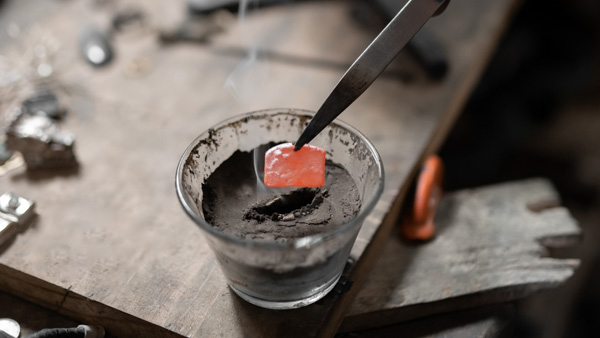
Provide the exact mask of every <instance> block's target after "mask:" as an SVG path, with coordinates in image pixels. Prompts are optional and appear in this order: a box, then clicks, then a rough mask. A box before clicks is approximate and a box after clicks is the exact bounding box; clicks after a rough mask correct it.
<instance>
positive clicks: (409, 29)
mask: <svg viewBox="0 0 600 338" xmlns="http://www.w3.org/2000/svg"><path fill="white" fill-rule="evenodd" d="M445 1H448V0H410V1H408V2H407V3H406V5H405V6H404V7H403V8H402V9H401V10H400V12H398V14H397V15H396V16H395V17H394V18H393V19H392V21H390V23H389V24H388V25H387V26H386V27H385V28H384V29H383V31H381V33H379V35H378V36H377V37H376V38H375V40H373V42H371V44H370V45H369V46H368V47H367V49H365V51H364V52H362V54H361V55H360V56H359V57H358V59H356V61H354V63H353V64H352V66H350V68H349V69H348V70H347V71H346V74H344V76H342V78H341V80H340V81H339V82H338V84H337V85H336V87H335V88H334V89H333V91H332V92H331V94H329V97H328V98H327V99H326V100H325V102H324V103H323V105H322V106H321V108H319V110H318V111H317V114H316V115H315V117H314V118H313V119H312V120H311V121H310V123H309V124H308V126H307V127H306V129H305V130H304V132H302V135H300V137H299V138H298V141H297V142H296V144H295V145H294V150H299V149H300V148H302V146H303V145H305V144H306V143H308V142H310V141H311V140H312V139H313V138H314V137H315V136H317V134H319V133H320V132H321V131H322V130H323V129H324V128H325V127H326V126H327V125H328V124H329V123H331V121H333V120H334V119H335V118H336V117H337V116H338V115H340V114H341V113H342V112H343V111H344V110H345V109H346V108H348V106H349V105H351V104H352V103H353V102H354V101H355V100H356V99H357V98H358V97H359V96H360V95H361V94H362V93H363V92H364V91H365V90H366V89H367V88H369V86H370V85H371V84H372V83H373V81H375V79H377V77H378V76H379V74H381V72H383V70H384V69H385V68H386V67H387V65H388V64H390V62H391V61H392V60H393V59H394V57H395V56H396V55H397V54H398V53H399V52H400V51H401V50H402V48H404V46H405V45H406V44H407V43H408V41H410V39H411V38H412V37H413V35H415V34H416V33H417V32H418V31H419V29H420V28H421V27H422V26H423V25H424V24H425V23H426V22H427V20H429V18H430V17H431V16H433V15H434V14H435V13H436V11H437V10H438V8H440V6H441V5H442V4H443V3H444V2H445Z"/></svg>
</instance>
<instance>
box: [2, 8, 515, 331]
mask: <svg viewBox="0 0 600 338" xmlns="http://www.w3.org/2000/svg"><path fill="white" fill-rule="evenodd" d="M182 3H183V2H180V4H182ZM514 3H515V1H512V0H506V1H492V0H486V1H474V0H469V1H467V0H465V1H453V3H452V5H451V6H450V8H449V9H448V10H447V12H446V13H445V14H444V15H443V16H442V17H440V18H436V19H435V20H433V21H431V22H430V24H428V27H429V28H431V31H432V32H434V33H435V34H438V35H439V38H440V40H441V41H443V42H444V45H445V47H446V48H447V52H448V55H449V61H450V65H451V68H450V71H449V73H448V75H447V77H446V78H445V79H444V80H443V81H441V82H431V81H429V80H427V79H426V78H425V77H424V76H423V72H422V71H420V70H419V68H418V67H417V66H416V63H415V62H414V60H411V59H410V58H409V57H408V56H407V55H400V56H399V58H398V59H397V61H396V64H395V65H393V67H396V68H394V69H401V70H402V72H404V73H405V74H408V75H409V76H402V77H398V76H396V75H394V74H390V73H388V74H387V75H385V74H384V76H382V77H381V78H380V79H379V80H378V81H376V83H375V84H374V85H373V86H372V87H371V88H370V89H369V90H367V92H366V93H365V94H364V95H363V96H362V97H361V98H360V99H359V100H357V102H356V103H355V104H354V105H352V107H350V108H349V109H348V110H347V111H346V112H345V113H344V115H343V116H342V118H343V119H344V120H346V121H347V122H349V123H351V124H353V125H355V126H357V127H358V128H359V129H360V130H361V131H362V132H363V133H364V134H365V135H366V136H367V137H369V138H370V139H371V140H372V141H373V142H374V143H375V145H376V147H377V149H378V150H379V151H380V153H381V155H382V157H383V159H384V164H385V170H386V190H385V192H384V195H383V197H382V199H381V202H380V203H379V204H378V205H377V207H376V209H375V211H374V212H373V213H372V215H371V216H369V218H368V219H367V221H366V222H365V224H364V226H363V229H362V230H361V233H360V234H359V238H358V240H357V242H356V245H355V247H354V248H353V250H352V257H353V258H354V260H355V261H356V263H355V264H354V265H353V266H352V267H350V269H349V270H348V271H349V275H350V278H351V279H352V280H353V281H354V287H352V289H351V290H350V292H348V293H346V294H344V295H343V296H341V297H334V296H332V297H328V298H327V299H325V300H324V301H323V302H322V303H320V304H316V305H313V306H309V307H306V308H303V309H298V310H294V311H280V312H275V311H268V310H263V309H259V308H256V307H254V306H251V305H249V304H247V303H245V302H243V301H241V300H240V299H239V298H237V297H236V296H234V295H233V294H232V293H231V292H230V290H229V289H228V288H227V286H226V284H225V280H224V278H223V277H222V275H221V273H220V271H219V269H218V266H217V265H216V263H215V261H214V259H213V256H212V254H211V253H210V252H209V249H208V247H207V245H206V243H205V242H204V239H203V237H202V234H201V233H200V231H199V230H198V229H197V228H196V227H195V226H194V225H193V224H192V223H191V222H190V221H189V220H188V219H187V218H186V216H185V215H184V213H183V211H182V210H181V209H180V206H179V205H178V202H177V200H176V198H175V193H174V187H173V186H174V184H173V179H174V173H175V166H176V163H177V161H178V158H179V156H180V154H181V153H182V152H183V150H184V149H185V147H186V146H187V145H188V144H189V143H190V142H191V140H193V139H194V138H195V136H196V135H198V134H199V133H200V132H202V131H204V130H205V129H207V128H209V127H210V126H211V125H213V124H214V123H216V122H218V121H220V120H222V119H224V118H226V117H229V116H232V115H235V114H239V113H242V112H246V111H251V110H255V109H262V108H270V107H300V108H308V109H316V108H317V107H318V106H319V105H320V103H321V102H322V100H323V99H324V98H325V96H326V95H327V94H328V93H329V91H330V90H331V88H333V86H334V84H335V83H336V82H337V80H338V79H339V77H340V76H341V74H342V73H343V71H344V68H345V66H344V63H345V62H347V64H348V65H349V64H350V62H351V61H352V60H353V59H354V58H355V57H356V56H357V55H358V54H359V53H360V52H361V51H362V50H363V49H364V47H365V46H366V45H367V44H368V43H369V41H370V39H371V38H372V37H373V35H372V34H366V33H365V32H364V31H363V30H362V28H361V27H359V26H358V25H356V24H355V23H354V22H353V21H352V20H351V19H350V17H349V15H348V12H349V6H350V4H348V3H346V2H327V3H321V2H316V3H302V4H298V5H294V6H291V7H286V8H283V7H280V8H270V9H268V10H264V11H260V12H258V13H256V14H254V15H249V16H248V17H247V18H246V21H245V24H246V25H247V26H246V28H247V27H254V26H256V27H258V26H261V25H263V24H264V23H265V22H267V23H268V22H275V23H276V24H274V26H270V29H267V31H269V32H280V33H281V34H276V36H275V37H273V38H270V39H267V40H266V41H267V42H265V43H264V46H265V47H264V48H267V49H269V50H272V51H275V52H277V53H279V54H281V53H285V55H299V56H300V57H301V59H306V60H309V61H311V62H298V59H292V60H290V59H289V58H277V57H269V58H267V59H261V60H260V61H259V62H258V63H257V64H256V65H254V66H253V67H255V68H252V69H258V70H260V71H259V72H254V71H248V73H249V76H246V77H244V76H241V78H242V80H240V81H239V82H240V83H241V84H242V85H240V86H241V87H240V86H238V87H240V88H238V89H237V92H236V95H233V94H232V92H231V91H230V90H229V89H228V88H227V87H226V86H225V83H226V82H227V79H228V78H230V75H231V74H232V73H233V72H234V70H235V69H240V64H243V62H242V61H243V60H242V57H241V56H240V55H239V53H238V54H235V53H233V54H232V53H228V52H224V49H223V46H231V45H235V43H236V39H237V37H236V36H237V35H236V31H235V30H226V31H225V32H224V33H223V34H222V35H220V36H216V37H214V40H215V42H214V44H213V47H211V46H210V45H209V46H197V45H190V44H178V45H174V46H170V47H163V46H160V45H158V44H157V42H156V35H155V34H154V32H152V31H149V32H148V31H145V32H137V33H136V32H134V33H128V34H123V35H116V36H115V37H114V42H115V47H116V48H115V50H116V59H115V60H114V62H113V63H112V64H111V65H110V66H108V67H106V68H103V69H93V68H91V67H90V66H88V65H87V64H85V63H84V62H83V61H82V60H81V59H80V58H79V55H78V51H77V49H76V41H77V34H78V31H79V28H80V27H82V26H83V25H84V24H89V23H96V24H100V25H103V26H106V23H107V18H108V16H109V14H110V12H111V10H110V9H106V8H94V7H93V6H91V4H90V3H89V2H68V3H64V7H63V8H62V9H61V10H60V11H57V12H56V13H55V14H53V15H50V16H48V17H47V18H44V19H41V20H39V21H38V22H37V25H38V27H41V31H42V32H43V33H44V34H46V35H51V36H52V37H53V38H54V39H55V40H56V41H58V42H59V43H60V45H61V49H60V50H59V52H58V53H57V58H58V59H59V60H60V62H57V64H56V68H55V74H56V79H57V81H58V83H59V84H60V86H59V87H58V88H63V89H65V91H64V93H63V94H64V95H65V97H66V98H67V100H68V103H69V106H70V110H71V112H70V115H69V117H68V119H67V120H66V121H65V122H64V123H62V124H61V126H62V127H63V128H65V129H67V130H69V131H71V132H73V133H74V134H75V135H76V137H77V145H76V152H77V155H78V158H79V161H80V163H81V166H80V168H79V170H78V171H75V172H68V173H62V174H61V175H45V174H41V175H40V174H29V173H27V172H26V171H25V170H24V169H23V168H21V169H19V170H15V171H13V172H10V173H9V174H7V175H5V176H3V177H0V190H12V191H14V192H16V193H19V194H21V195H23V196H26V197H28V198H30V199H33V200H35V201H36V202H37V205H38V212H39V214H40V217H39V219H38V221H37V223H36V224H35V225H34V226H32V227H31V228H30V229H28V230H27V231H26V232H25V233H23V234H22V235H20V236H18V237H17V238H16V240H15V241H14V242H12V243H10V246H9V247H8V248H6V249H5V250H4V251H3V252H2V253H1V255H0V276H1V278H0V287H1V288H2V289H4V290H7V291H9V292H11V293H13V294H16V295H18V296H20V297H23V298H26V299H28V300H31V301H33V302H36V303H38V304H41V305H43V306H45V307H47V308H50V309H52V310H54V311H57V312H58V313H60V314H64V315H66V316H68V317H71V318H75V319H78V320H81V321H85V322H87V323H91V324H98V325H102V326H104V327H106V329H107V331H108V332H109V333H111V334H114V335H121V336H132V335H133V336H142V335H147V336H150V335H151V336H180V335H184V336H217V335H222V336H282V335H286V336H293V335H297V336H308V335H317V334H321V335H331V334H333V333H335V332H336V330H337V327H338V325H339V323H340V320H341V319H342V318H343V313H344V312H345V311H346V310H347V307H348V306H349V304H350V303H351V302H352V298H353V297H354V296H355V295H356V291H357V290H358V289H359V288H360V285H361V283H362V280H363V279H364V277H365V276H366V272H367V271H368V270H369V268H370V266H371V263H372V262H373V260H374V258H375V257H376V256H377V254H378V253H379V251H380V249H381V244H382V243H383V242H384V240H385V239H386V238H387V237H388V235H389V233H390V232H391V229H392V227H393V225H394V220H395V218H396V216H397V214H398V212H399V206H400V202H401V197H402V195H403V193H404V191H405V190H406V187H407V182H408V181H409V180H410V177H411V175H412V174H413V173H414V172H415V170H416V168H417V167H418V164H419V163H420V161H421V159H422V158H423V156H425V154H427V153H429V152H431V151H433V150H434V149H436V148H437V147H438V146H439V144H440V143H441V141H442V140H443V138H444V136H445V134H446V133H447V131H448V129H449V128H450V126H451V124H452V122H453V120H454V119H455V118H456V115H457V114H458V112H459V111H460V109H461V107H462V106H463V104H464V103H465V101H466V99H467V98H468V95H469V93H470V91H471V89H472V88H473V86H474V85H475V83H476V81H477V79H478V77H479V76H480V74H481V72H482V70H483V68H484V66H485V64H486V62H487V60H488V58H489V56H490V55H491V53H492V52H493V47H494V46H495V44H496V42H497V40H498V38H499V36H500V34H501V32H502V31H503V29H504V28H505V25H506V24H507V22H508V17H509V15H510V13H511V10H512V8H513V5H514ZM138 5H139V6H141V7H142V8H145V9H146V11H147V13H149V15H150V18H151V19H152V21H151V22H152V23H153V24H154V25H155V26H157V25H162V24H166V23H169V22H173V21H174V20H175V19H176V18H177V16H178V15H180V10H181V9H182V7H181V6H176V5H174V4H173V3H172V2H169V3H165V2H158V1H147V2H140V3H139V4H138ZM174 18H175V19H174ZM282 28H285V30H282ZM257 29H258V28H257ZM238 40H239V39H238ZM23 41H25V42H27V41H29V44H27V43H24V44H20V45H18V46H16V47H14V48H11V49H8V50H5V52H4V54H5V55H6V56H7V58H8V59H9V60H20V59H22V57H23V55H29V54H26V53H24V50H25V51H29V52H31V49H32V48H33V45H32V44H33V43H34V42H35V41H33V42H32V39H29V40H27V39H23ZM219 41H220V42H219ZM243 45H244V44H243V43H239V44H238V45H237V46H243ZM226 50H229V49H226ZM267 55H272V54H267ZM341 55H343V56H344V57H340V56H341ZM140 60H143V62H144V63H145V64H149V65H150V68H149V69H148V70H146V71H142V72H141V73H140V74H138V75H137V76H130V75H127V74H128V72H127V69H128V67H131V66H132V62H133V63H135V62H139V61H140ZM314 60H325V61H327V62H324V63H323V62H317V63H316V64H315V62H313V61H314ZM330 61H331V62H334V63H339V64H341V65H342V66H340V67H332V66H323V64H325V65H328V64H330V63H331V62H330ZM241 69H242V70H243V69H244V68H243V67H242V68H241ZM265 73H267V74H268V77H265V76H263V75H264V74H265ZM244 78H246V79H248V78H249V79H255V78H258V80H256V81H254V80H253V81H251V82H248V83H246V82H244V81H243V79H244ZM407 78H410V79H411V80H410V82H406V79H407ZM244 83H245V85H244ZM236 85H237V84H236ZM236 97H237V101H236Z"/></svg>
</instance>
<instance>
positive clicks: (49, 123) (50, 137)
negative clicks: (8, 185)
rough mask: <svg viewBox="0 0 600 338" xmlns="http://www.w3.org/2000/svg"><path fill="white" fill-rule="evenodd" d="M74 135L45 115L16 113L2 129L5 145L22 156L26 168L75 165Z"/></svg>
mask: <svg viewBox="0 0 600 338" xmlns="http://www.w3.org/2000/svg"><path fill="white" fill-rule="evenodd" d="M74 144H75V137H74V136H73V135H72V134H71V133H68V132H65V131H62V130H60V128H59V127H58V125H56V123H55V122H54V121H53V120H52V119H50V118H49V117H47V116H37V115H36V116H29V115H26V114H23V113H20V114H18V115H17V117H16V118H15V119H14V120H13V122H12V123H11V125H10V127H9V128H8V131H7V132H6V146H7V148H8V149H10V150H14V151H18V152H20V153H21V154H22V155H23V159H24V160H25V163H26V164H27V169H30V170H37V169H58V168H67V167H73V166H76V165H77V160H76V158H75V154H74V152H73V147H74Z"/></svg>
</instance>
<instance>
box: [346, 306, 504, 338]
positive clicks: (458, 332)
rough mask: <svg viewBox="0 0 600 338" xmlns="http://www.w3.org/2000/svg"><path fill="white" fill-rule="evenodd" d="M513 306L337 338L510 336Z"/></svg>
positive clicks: (462, 313)
mask: <svg viewBox="0 0 600 338" xmlns="http://www.w3.org/2000/svg"><path fill="white" fill-rule="evenodd" d="M515 312H516V311H515V305H514V304H502V305H496V306H489V307H482V308H476V309H470V310H464V311H457V312H453V313H448V314H443V315H437V316H431V317H427V318H422V319H417V320H413V321H410V322H406V323H400V324H396V325H389V326H385V327H381V328H374V329H369V330H364V331H357V332H348V333H343V334H339V335H338V337H339V338H350V337H353V338H371V337H373V338H386V337H390V338H392V337H399V336H402V337H403V338H424V337H431V338H435V337H440V338H464V337H469V338H477V337H481V338H483V337H487V338H500V337H512V336H513V331H514V330H513V326H514V323H513V322H514V319H515Z"/></svg>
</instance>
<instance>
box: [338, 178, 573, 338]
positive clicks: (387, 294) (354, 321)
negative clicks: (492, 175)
mask: <svg viewBox="0 0 600 338" xmlns="http://www.w3.org/2000/svg"><path fill="white" fill-rule="evenodd" d="M559 205H560V198H559V196H558V194H557V193H556V191H555V190H554V188H553V187H552V185H551V184H550V183H549V182H548V181H546V180H543V179H532V180H528V181H518V182H511V183H507V184H501V185H496V186H490V187H486V188H478V189H474V190H465V191H460V192H456V193H452V194H448V195H447V196H444V197H443V199H442V201H441V203H440V206H439V210H438V214H437V215H436V224H437V230H438V235H437V237H436V238H435V239H434V240H433V241H431V242H428V243H426V244H422V245H408V244H407V243H403V242H402V241H401V240H400V239H399V237H395V238H394V239H392V240H390V241H389V242H388V243H387V245H386V246H385V248H384V251H383V254H382V255H381V257H380V258H379V260H378V261H377V263H376V264H375V266H374V267H373V272H372V273H371V274H370V275H369V277H367V280H366V282H365V284H364V286H363V288H362V289H361V290H360V292H359V294H358V296H357V297H356V299H355V301H354V303H353V304H352V307H351V308H350V310H349V311H348V316H347V317H346V318H345V319H344V322H343V325H342V327H341V330H342V331H354V330H361V329H365V328H371V327H379V326H384V325H389V324H393V323H397V322H403V321H408V320H413V319H415V318H419V317H425V316H430V315H433V314H438V313H442V312H446V311H456V310H460V309H465V308H471V307H476V306H482V305H488V304H492V303H500V302H507V301H512V300H515V299H518V298H521V297H525V296H527V295H530V294H532V293H534V292H537V291H540V290H544V289H548V288H552V287H556V286H558V285H560V284H562V283H563V282H565V281H566V280H567V279H568V278H570V277H571V276H572V275H573V273H574V271H575V269H576V268H577V267H578V266H579V260H577V259H555V258H550V257H547V256H548V249H549V248H557V247H564V246H567V245H571V244H574V243H575V242H576V241H577V240H578V239H580V237H581V230H580V228H579V227H578V226H577V223H576V221H575V220H574V219H573V218H572V217H571V215H570V214H569V212H568V210H566V209H565V208H563V207H558V206H559Z"/></svg>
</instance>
